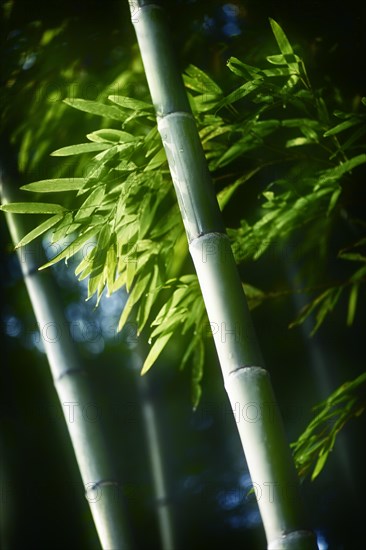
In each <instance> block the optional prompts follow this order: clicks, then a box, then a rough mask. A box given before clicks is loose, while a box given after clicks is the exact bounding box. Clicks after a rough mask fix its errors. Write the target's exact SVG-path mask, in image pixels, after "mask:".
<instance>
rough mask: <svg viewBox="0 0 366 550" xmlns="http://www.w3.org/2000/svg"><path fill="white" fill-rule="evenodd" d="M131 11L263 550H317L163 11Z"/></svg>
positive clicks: (135, 5)
mask: <svg viewBox="0 0 366 550" xmlns="http://www.w3.org/2000/svg"><path fill="white" fill-rule="evenodd" d="M130 11H131V19H132V22H133V25H134V27H135V31H136V35H137V40H138V43H139V47H140V52H141V56H142V61H143V64H144V69H145V73H146V78H147V81H148V85H149V89H150V94H151V97H152V101H153V104H154V107H155V111H156V115H157V123H158V129H159V132H160V135H161V138H162V141H163V144H164V148H165V151H166V155H167V159H168V163H169V169H170V172H171V176H172V180H173V184H174V187H175V191H176V195H177V200H178V203H179V207H180V212H181V216H182V219H183V223H184V226H185V229H186V233H187V239H188V243H189V250H190V254H191V256H192V259H193V262H194V265H195V269H196V273H197V276H198V280H199V283H200V286H201V290H202V294H203V298H204V301H205V305H206V310H207V314H208V317H209V321H210V324H211V326H212V327H215V330H214V331H213V337H214V341H215V346H216V349H217V353H218V357H219V361H220V366H221V370H222V374H223V379H224V384H225V388H226V391H227V394H228V397H229V400H230V403H231V406H232V409H233V412H234V417H235V418H236V421H237V427H238V430H239V435H240V438H241V442H242V445H243V449H244V453H245V456H246V460H247V464H248V468H249V472H250V475H251V478H252V483H253V487H254V489H255V493H256V496H257V501H258V506H259V510H260V513H261V517H262V521H263V525H264V529H265V532H266V538H267V545H268V549H271V550H278V549H284V550H286V549H298V550H313V549H316V548H317V545H316V541H315V537H314V534H313V533H312V532H311V531H309V530H308V529H307V527H306V524H305V520H304V511H303V507H302V504H301V499H300V491H299V484H298V480H297V475H296V472H295V468H294V464H293V461H292V457H291V453H290V449H289V446H288V443H287V441H286V437H285V432H284V428H283V424H282V420H281V417H280V413H279V411H278V407H277V405H276V400H275V397H274V393H273V390H272V386H271V382H270V378H269V374H268V372H267V370H266V369H265V368H264V362H263V358H262V355H261V352H260V349H259V346H258V343H257V339H256V336H255V331H254V328H253V325H252V321H251V317H250V313H249V309H248V306H247V302H246V298H245V295H244V291H243V287H242V284H241V281H240V278H239V274H238V271H237V267H236V264H235V260H234V257H233V254H232V251H231V247H230V243H229V240H228V237H227V235H226V232H225V228H224V225H223V221H222V217H221V213H220V210H219V207H218V204H217V200H216V196H215V192H214V187H213V183H212V181H211V177H210V174H209V171H208V167H207V162H206V159H205V155H204V152H203V149H202V145H201V143H200V139H199V135H198V131H197V127H196V124H195V121H194V118H193V115H192V112H191V109H190V106H189V102H188V97H187V94H186V91H185V89H184V85H183V81H182V78H181V75H180V72H179V70H178V68H177V67H178V65H177V63H176V60H175V59H174V55H173V49H172V46H171V42H170V38H169V36H168V31H167V24H166V22H165V19H164V13H163V10H162V9H161V7H160V6H158V5H156V3H155V2H154V3H153V2H147V1H133V2H132V1H131V2H130Z"/></svg>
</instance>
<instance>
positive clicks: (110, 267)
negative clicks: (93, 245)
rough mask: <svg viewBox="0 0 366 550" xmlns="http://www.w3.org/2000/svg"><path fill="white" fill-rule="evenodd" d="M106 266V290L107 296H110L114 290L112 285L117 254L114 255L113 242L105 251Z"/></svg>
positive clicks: (114, 247)
mask: <svg viewBox="0 0 366 550" xmlns="http://www.w3.org/2000/svg"><path fill="white" fill-rule="evenodd" d="M106 266H107V289H108V294H107V295H108V296H111V295H112V293H113V290H114V289H113V285H114V280H115V276H116V269H117V253H116V244H115V242H112V244H111V245H110V247H109V248H108V250H107V258H106Z"/></svg>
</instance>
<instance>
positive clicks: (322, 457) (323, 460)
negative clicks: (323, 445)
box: [311, 450, 329, 481]
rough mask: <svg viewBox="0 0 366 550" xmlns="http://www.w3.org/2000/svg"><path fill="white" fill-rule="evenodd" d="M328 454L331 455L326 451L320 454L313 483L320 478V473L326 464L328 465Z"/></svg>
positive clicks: (312, 478) (312, 477) (312, 479)
mask: <svg viewBox="0 0 366 550" xmlns="http://www.w3.org/2000/svg"><path fill="white" fill-rule="evenodd" d="M328 454H329V451H325V450H323V452H322V453H320V455H319V458H318V460H317V461H316V464H315V468H314V471H313V473H312V474H311V481H314V479H315V478H316V477H318V475H319V474H320V472H321V471H322V469H323V468H324V466H325V463H326V461H327V458H328Z"/></svg>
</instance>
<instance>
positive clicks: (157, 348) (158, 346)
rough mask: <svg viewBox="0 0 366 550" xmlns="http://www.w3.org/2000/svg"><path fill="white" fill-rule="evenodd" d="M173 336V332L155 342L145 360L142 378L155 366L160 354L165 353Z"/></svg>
mask: <svg viewBox="0 0 366 550" xmlns="http://www.w3.org/2000/svg"><path fill="white" fill-rule="evenodd" d="M172 336H173V333H172V332H169V333H167V334H162V335H161V336H160V337H159V338H158V339H157V340H156V342H154V344H153V346H152V348H151V350H150V352H149V354H148V356H147V357H146V359H145V362H144V364H143V367H142V370H141V376H143V375H144V374H146V373H147V371H148V370H149V369H151V367H152V366H153V364H154V363H155V361H156V360H157V358H158V357H159V355H160V353H161V352H162V351H163V349H164V348H165V346H166V345H167V343H168V342H169V340H170V338H171V337H172Z"/></svg>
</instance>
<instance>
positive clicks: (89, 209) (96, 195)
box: [75, 185, 105, 222]
mask: <svg viewBox="0 0 366 550" xmlns="http://www.w3.org/2000/svg"><path fill="white" fill-rule="evenodd" d="M104 195H105V185H99V186H98V187H97V188H96V189H94V190H93V191H92V192H91V193H90V195H89V196H88V198H87V199H86V200H85V201H84V202H83V204H82V205H81V206H80V208H79V210H78V212H77V213H76V216H75V221H76V222H78V221H80V220H83V219H85V218H89V217H90V216H91V215H92V214H93V212H94V211H95V209H96V208H98V206H100V205H101V203H102V201H103V198H104Z"/></svg>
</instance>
